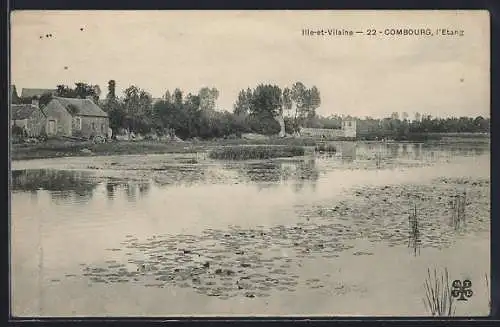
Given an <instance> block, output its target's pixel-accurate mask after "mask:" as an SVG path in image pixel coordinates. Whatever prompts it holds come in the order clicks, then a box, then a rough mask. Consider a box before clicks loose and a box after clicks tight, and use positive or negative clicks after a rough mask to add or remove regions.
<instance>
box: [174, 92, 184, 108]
mask: <svg viewBox="0 0 500 327" xmlns="http://www.w3.org/2000/svg"><path fill="white" fill-rule="evenodd" d="M182 98H183V94H182V91H181V90H180V89H178V88H177V89H175V90H174V104H175V105H176V106H178V107H181V106H182Z"/></svg>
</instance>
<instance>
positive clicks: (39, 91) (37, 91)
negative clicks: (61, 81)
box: [21, 88, 57, 99]
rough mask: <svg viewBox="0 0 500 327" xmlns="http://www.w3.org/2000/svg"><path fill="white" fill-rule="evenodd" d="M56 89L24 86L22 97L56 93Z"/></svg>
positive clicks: (29, 97) (28, 97) (27, 97)
mask: <svg viewBox="0 0 500 327" xmlns="http://www.w3.org/2000/svg"><path fill="white" fill-rule="evenodd" d="M56 93H57V90H56V89H27V88H23V89H22V91H21V98H23V99H31V98H33V97H38V98H40V97H41V96H42V95H45V94H51V95H56Z"/></svg>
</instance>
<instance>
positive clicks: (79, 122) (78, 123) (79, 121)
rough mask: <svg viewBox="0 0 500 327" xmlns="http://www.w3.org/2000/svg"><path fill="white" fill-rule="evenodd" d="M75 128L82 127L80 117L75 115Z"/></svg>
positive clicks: (79, 128)
mask: <svg viewBox="0 0 500 327" xmlns="http://www.w3.org/2000/svg"><path fill="white" fill-rule="evenodd" d="M76 129H78V130H81V129H82V119H81V118H80V117H76Z"/></svg>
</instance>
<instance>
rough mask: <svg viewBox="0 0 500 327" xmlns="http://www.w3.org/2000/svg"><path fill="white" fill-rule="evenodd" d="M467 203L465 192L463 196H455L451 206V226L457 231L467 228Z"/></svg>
mask: <svg viewBox="0 0 500 327" xmlns="http://www.w3.org/2000/svg"><path fill="white" fill-rule="evenodd" d="M466 203H467V193H466V191H464V192H463V193H462V194H457V195H455V197H454V199H453V201H452V204H451V222H450V224H451V226H452V227H453V228H454V229H455V230H460V229H461V228H465V218H466V214H465V206H466Z"/></svg>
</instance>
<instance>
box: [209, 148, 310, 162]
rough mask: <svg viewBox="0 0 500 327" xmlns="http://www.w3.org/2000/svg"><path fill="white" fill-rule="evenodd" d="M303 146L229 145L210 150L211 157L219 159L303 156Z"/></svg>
mask: <svg viewBox="0 0 500 327" xmlns="http://www.w3.org/2000/svg"><path fill="white" fill-rule="evenodd" d="M304 153H305V149H304V147H303V146H229V147H221V148H217V149H214V150H212V151H210V153H209V155H208V156H209V158H211V159H219V160H251V159H271V158H286V157H296V156H303V155H304Z"/></svg>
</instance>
